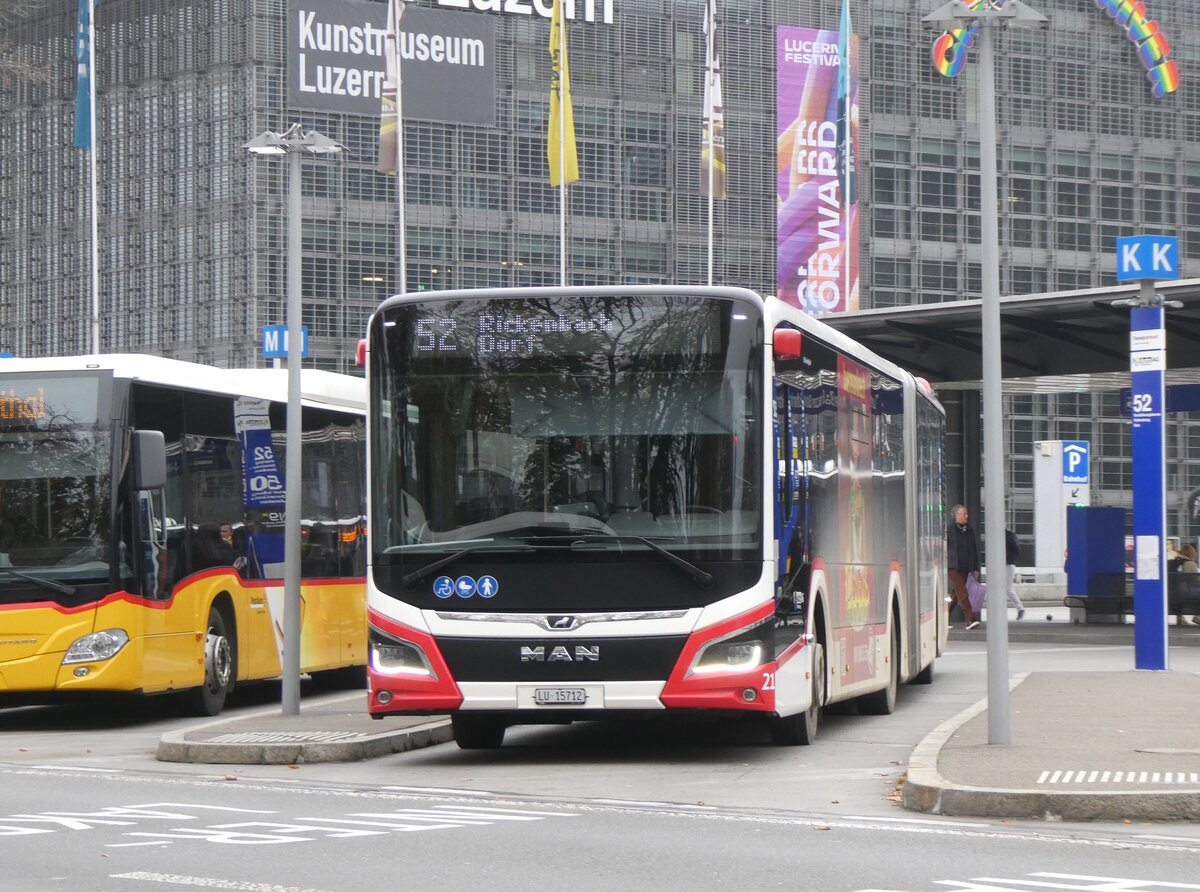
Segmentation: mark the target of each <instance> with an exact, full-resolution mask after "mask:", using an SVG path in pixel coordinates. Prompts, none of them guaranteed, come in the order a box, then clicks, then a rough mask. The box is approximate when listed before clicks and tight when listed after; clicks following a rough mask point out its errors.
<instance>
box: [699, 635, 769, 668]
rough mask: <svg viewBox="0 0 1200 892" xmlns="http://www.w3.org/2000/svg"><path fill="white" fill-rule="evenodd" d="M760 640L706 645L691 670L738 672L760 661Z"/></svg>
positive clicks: (761, 647)
mask: <svg viewBox="0 0 1200 892" xmlns="http://www.w3.org/2000/svg"><path fill="white" fill-rule="evenodd" d="M762 655H763V646H762V642H761V641H718V642H714V643H713V644H710V645H708V646H707V647H705V648H704V650H702V651H700V653H699V654H698V655H697V657H696V662H695V664H693V666H692V672H693V673H694V674H696V675H702V674H704V673H706V672H740V671H742V670H745V669H753V668H754V667H755V666H757V665H759V664H760V663H761V662H762Z"/></svg>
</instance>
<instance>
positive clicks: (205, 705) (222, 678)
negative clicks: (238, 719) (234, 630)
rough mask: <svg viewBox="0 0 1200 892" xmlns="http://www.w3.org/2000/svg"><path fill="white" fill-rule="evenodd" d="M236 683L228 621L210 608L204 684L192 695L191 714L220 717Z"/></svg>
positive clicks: (205, 649)
mask: <svg viewBox="0 0 1200 892" xmlns="http://www.w3.org/2000/svg"><path fill="white" fill-rule="evenodd" d="M233 679H234V659H233V645H232V644H230V643H229V638H228V636H227V635H226V632H225V617H224V616H222V615H221V611H220V610H218V609H217V608H216V607H211V608H209V611H208V629H207V633H206V635H205V640H204V683H203V684H201V685H200V687H198V688H196V689H194V690H193V691H191V707H192V709H191V711H192V713H193V714H195V715H219V714H220V712H221V710H222V709H224V708H225V698H226V697H228V696H229V692H230V691H231V690H233Z"/></svg>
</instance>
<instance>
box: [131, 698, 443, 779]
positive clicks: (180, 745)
mask: <svg viewBox="0 0 1200 892" xmlns="http://www.w3.org/2000/svg"><path fill="white" fill-rule="evenodd" d="M358 696H360V694H359V693H357V692H356V693H354V694H349V695H347V697H346V698H338V699H349V698H354V697H358ZM327 702H328V701H327ZM332 702H336V700H335V701H332ZM278 715H279V710H278V709H277V708H275V707H271V708H269V709H263V710H259V711H257V712H252V713H248V714H244V715H240V716H238V717H237V718H235V719H229V718H219V719H214V720H213V721H211V722H205V723H203V724H200V725H191V726H189V727H187V728H183V729H179V730H175V731H167V732H166V733H164V734H163V735H162V737H161V738H159V742H158V749H157V751H156V752H155V758H157V759H158V761H160V762H202V763H210V764H227V765H298V764H302V763H306V762H360V761H362V760H364V759H375V758H378V757H380V756H387V755H391V754H392V753H404V752H408V751H409V750H415V749H421V748H422V747H427V746H435V745H437V744H439V743H447V742H449V741H451V740H453V739H454V731H453V729H452V728H451V727H450V720H449V719H448V718H438V719H435V720H433V721H429V722H425V723H423V724H420V725H411V726H408V727H405V728H397V729H396V730H394V731H382V732H380V733H377V734H367V733H362V734H355V735H353V736H351V737H349V738H347V739H345V740H336V741H320V740H302V739H301V740H293V741H288V740H287V739H286V738H287V736H288V732H287V731H279V732H275V733H270V732H247V733H249V734H255V733H260V734H263V736H269V737H275V738H277V739H276V740H274V741H258V742H246V741H239V742H231V741H230V742H222V741H214V740H188V739H187V738H188V735H189V734H195V733H196V732H203V731H206V730H209V729H212V728H217V727H221V726H226V727H228V726H231V725H244V724H245V723H246V721H247V720H251V721H252V720H253V719H255V718H258V717H260V716H263V717H265V716H270V717H276V716H278ZM303 733H304V732H298V733H294V734H293V736H296V737H301V736H303ZM278 738H282V739H278Z"/></svg>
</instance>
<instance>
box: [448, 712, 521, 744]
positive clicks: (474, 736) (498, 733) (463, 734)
mask: <svg viewBox="0 0 1200 892" xmlns="http://www.w3.org/2000/svg"><path fill="white" fill-rule="evenodd" d="M450 725H451V727H452V728H453V729H454V742H455V743H457V744H458V748H459V749H460V750H494V749H497V748H498V747H499V746H500V745H501V744H503V743H504V731H505V729H506V728H507V726H508V723H507V722H505V720H504V718H503V717H502V716H496V715H461V714H459V715H453V716H451V717H450Z"/></svg>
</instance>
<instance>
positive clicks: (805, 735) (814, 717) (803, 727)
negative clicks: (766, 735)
mask: <svg viewBox="0 0 1200 892" xmlns="http://www.w3.org/2000/svg"><path fill="white" fill-rule="evenodd" d="M824 699H825V647H824V645H823V644H822V643H821V642H819V641H818V642H816V643H815V644H813V672H812V702H811V703H810V704H809V706H808V709H806V710H804V712H798V713H796V714H795V715H776V716H771V720H770V725H771V741H772V742H773V743H774V744H775V745H776V746H808V745H809V744H811V743H815V742H816V739H817V727H818V726H819V725H820V724H821V701H822V700H824Z"/></svg>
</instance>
